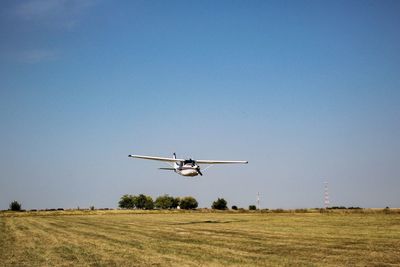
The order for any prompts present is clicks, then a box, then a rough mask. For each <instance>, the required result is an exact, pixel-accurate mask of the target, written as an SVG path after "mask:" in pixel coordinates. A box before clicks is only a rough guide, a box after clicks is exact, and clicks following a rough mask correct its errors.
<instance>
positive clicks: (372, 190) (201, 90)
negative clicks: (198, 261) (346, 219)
mask: <svg viewBox="0 0 400 267" xmlns="http://www.w3.org/2000/svg"><path fill="white" fill-rule="evenodd" d="M399 11H400V3H399V2H398V1H323V2H321V1H217V2H215V1H119V2H112V1H105V0H104V1H101V0H99V1H85V2H83V1H68V0H59V1H50V0H43V1H3V2H2V4H1V9H0V13H1V16H0V36H1V40H2V41H1V42H0V59H1V60H0V107H1V108H0V109H1V113H0V122H1V131H0V147H1V149H0V209H6V208H8V204H9V203H10V202H11V201H12V200H14V199H16V200H18V201H20V202H22V204H23V207H24V208H27V209H30V208H58V207H64V208H73V207H77V206H80V207H88V206H90V205H94V206H96V207H116V205H117V202H118V200H119V198H120V196H121V195H123V194H126V193H129V194H139V193H145V194H148V195H151V196H153V197H157V196H158V195H161V194H164V193H168V194H171V195H174V196H186V195H192V196H194V197H196V198H197V199H198V201H199V204H200V206H201V207H207V206H210V205H211V203H212V201H214V200H215V199H216V198H218V197H224V198H225V199H227V201H228V205H229V206H231V205H237V206H241V207H247V206H248V205H249V204H254V203H255V200H256V194H257V192H260V194H261V206H262V207H265V208H302V207H321V206H322V205H323V182H324V181H328V182H329V190H330V195H331V203H332V205H345V206H362V207H385V206H390V207H399V206H400V197H399V196H400V194H399V190H398V188H400V179H399V178H400V141H399V136H400V108H399V104H400V90H399V89H400V75H399V74H400V53H399V52H398V51H399V47H400V32H399V30H398V29H399V26H400V17H399V16H398V14H399ZM173 152H176V153H177V154H178V156H181V157H192V158H197V159H228V160H249V164H248V165H244V166H236V165H232V166H214V167H212V168H210V169H209V170H207V171H206V172H205V175H204V176H203V177H196V178H194V179H193V178H189V179H188V178H184V177H181V176H178V175H176V174H174V173H170V172H162V171H160V170H158V169H157V168H158V167H165V166H164V165H163V164H162V163H157V162H147V161H140V160H132V159H129V158H128V157H127V155H128V154H149V155H159V156H169V155H171V154H172V153H173Z"/></svg>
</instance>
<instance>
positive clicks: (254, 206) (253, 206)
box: [249, 205, 257, 210]
mask: <svg viewBox="0 0 400 267" xmlns="http://www.w3.org/2000/svg"><path fill="white" fill-rule="evenodd" d="M256 209H257V207H256V205H250V206H249V210H256Z"/></svg>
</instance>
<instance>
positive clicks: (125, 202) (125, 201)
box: [118, 194, 135, 209]
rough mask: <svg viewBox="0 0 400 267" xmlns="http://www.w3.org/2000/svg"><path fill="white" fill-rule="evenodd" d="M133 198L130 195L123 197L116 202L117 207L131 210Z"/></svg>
mask: <svg viewBox="0 0 400 267" xmlns="http://www.w3.org/2000/svg"><path fill="white" fill-rule="evenodd" d="M134 198H135V196H132V195H128V194H126V195H123V196H122V197H121V200H120V201H119V202H118V206H119V207H120V208H121V209H133V208H134V207H135V202H134Z"/></svg>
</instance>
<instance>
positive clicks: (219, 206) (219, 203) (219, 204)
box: [211, 198, 228, 210]
mask: <svg viewBox="0 0 400 267" xmlns="http://www.w3.org/2000/svg"><path fill="white" fill-rule="evenodd" d="M211 208H213V209H215V210H226V209H228V207H227V202H226V200H225V199H223V198H218V199H217V200H216V201H214V202H213V204H212V206H211Z"/></svg>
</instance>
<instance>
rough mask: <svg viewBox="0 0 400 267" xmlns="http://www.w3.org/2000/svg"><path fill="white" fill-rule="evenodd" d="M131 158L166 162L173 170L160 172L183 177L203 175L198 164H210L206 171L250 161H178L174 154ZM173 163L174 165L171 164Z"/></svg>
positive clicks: (134, 156) (133, 156) (132, 156)
mask: <svg viewBox="0 0 400 267" xmlns="http://www.w3.org/2000/svg"><path fill="white" fill-rule="evenodd" d="M128 157H131V158H137V159H148V160H158V161H164V162H167V163H169V164H170V165H171V168H159V169H160V170H170V171H175V172H176V173H178V174H180V175H182V176H192V177H193V176H197V175H199V174H200V175H203V173H202V172H201V171H200V166H199V165H198V164H208V165H209V166H208V167H207V168H205V169H204V170H206V169H208V168H209V167H211V166H212V165H214V164H237V163H239V164H247V163H248V161H244V160H240V161H238V160H236V161H233V160H193V159H177V158H176V154H175V153H174V154H173V157H172V158H162V157H151V156H141V155H128ZM171 163H173V165H172V164H171Z"/></svg>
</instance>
